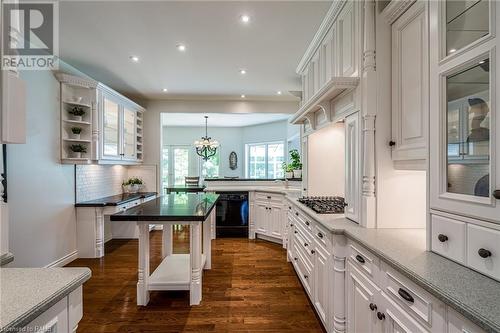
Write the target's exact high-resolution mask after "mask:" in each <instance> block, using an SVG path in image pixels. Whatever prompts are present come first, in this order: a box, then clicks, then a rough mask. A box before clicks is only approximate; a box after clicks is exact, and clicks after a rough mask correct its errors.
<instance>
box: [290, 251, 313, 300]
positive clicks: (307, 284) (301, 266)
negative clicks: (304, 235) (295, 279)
mask: <svg viewBox="0 0 500 333" xmlns="http://www.w3.org/2000/svg"><path fill="white" fill-rule="evenodd" d="M295 251H296V257H295V258H294V266H295V270H296V272H297V275H298V276H299V278H300V281H302V285H303V286H304V289H305V290H306V291H307V293H308V294H309V296H311V291H312V289H311V279H312V275H311V272H312V269H311V267H308V265H307V264H306V262H305V260H304V258H303V256H302V253H301V251H300V249H299V248H297V247H295Z"/></svg>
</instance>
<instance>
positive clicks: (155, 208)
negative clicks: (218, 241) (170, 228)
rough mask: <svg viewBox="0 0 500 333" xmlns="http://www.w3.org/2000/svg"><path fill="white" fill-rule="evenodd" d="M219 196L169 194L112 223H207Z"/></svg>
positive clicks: (129, 211)
mask: <svg viewBox="0 0 500 333" xmlns="http://www.w3.org/2000/svg"><path fill="white" fill-rule="evenodd" d="M218 199H219V195H218V194H213V193H182V194H174V193H171V194H167V195H164V196H161V197H158V198H156V199H154V200H151V201H148V202H146V203H144V204H142V205H139V206H136V207H132V208H129V209H127V210H125V211H123V212H119V213H116V214H113V215H110V219H111V221H205V220H206V219H207V217H208V216H209V215H210V213H211V212H212V209H213V208H214V207H215V204H216V203H217V200H218Z"/></svg>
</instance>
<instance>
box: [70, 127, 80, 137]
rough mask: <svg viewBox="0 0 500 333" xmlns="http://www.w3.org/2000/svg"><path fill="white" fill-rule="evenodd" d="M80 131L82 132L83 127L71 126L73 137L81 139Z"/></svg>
mask: <svg viewBox="0 0 500 333" xmlns="http://www.w3.org/2000/svg"><path fill="white" fill-rule="evenodd" d="M80 133H82V128H81V127H71V138H72V139H80Z"/></svg>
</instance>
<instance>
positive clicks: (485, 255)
mask: <svg viewBox="0 0 500 333" xmlns="http://www.w3.org/2000/svg"><path fill="white" fill-rule="evenodd" d="M477 253H478V254H479V256H480V257H481V258H488V257H491V251H489V250H486V249H483V248H481V249H479V251H477Z"/></svg>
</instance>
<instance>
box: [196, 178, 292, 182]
mask: <svg viewBox="0 0 500 333" xmlns="http://www.w3.org/2000/svg"><path fill="white" fill-rule="evenodd" d="M275 180H281V181H285V180H288V181H291V182H299V181H302V178H289V179H285V178H205V179H204V180H203V181H205V182H210V181H212V182H258V181H264V182H266V181H267V182H272V181H275Z"/></svg>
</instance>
